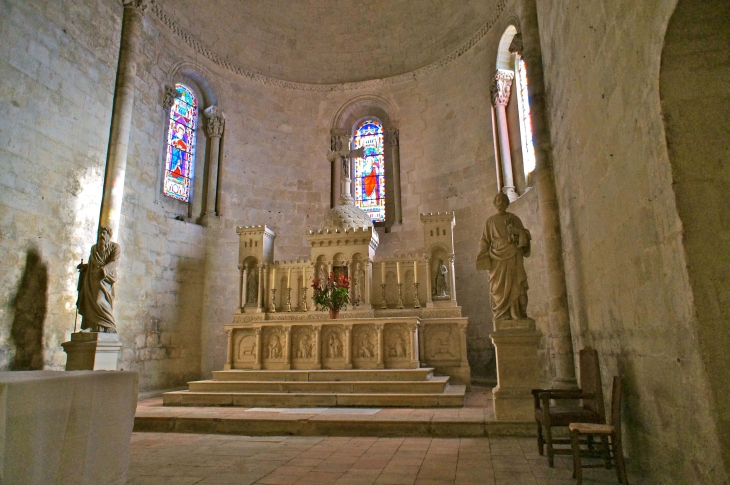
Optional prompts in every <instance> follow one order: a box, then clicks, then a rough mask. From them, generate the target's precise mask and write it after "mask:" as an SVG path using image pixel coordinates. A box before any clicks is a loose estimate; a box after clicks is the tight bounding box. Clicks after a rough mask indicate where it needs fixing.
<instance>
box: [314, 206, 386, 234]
mask: <svg viewBox="0 0 730 485" xmlns="http://www.w3.org/2000/svg"><path fill="white" fill-rule="evenodd" d="M363 227H373V221H372V220H371V219H370V216H368V215H367V214H366V213H365V211H363V210H362V209H360V208H359V207H357V206H356V205H354V204H352V205H351V204H343V205H338V206H335V207H334V208H332V210H330V212H329V214H327V217H326V218H325V219H324V221H322V224H320V226H319V228H320V229H321V230H323V231H326V230H327V229H329V230H331V231H335V230H337V229H339V230H340V231H342V232H344V231H345V230H354V229H362V228H363Z"/></svg>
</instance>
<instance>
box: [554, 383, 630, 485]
mask: <svg viewBox="0 0 730 485" xmlns="http://www.w3.org/2000/svg"><path fill="white" fill-rule="evenodd" d="M621 397H622V396H621V378H620V377H614V378H613V385H612V390H611V423H610V424H594V423H571V424H570V426H568V428H569V429H570V444H571V448H572V451H573V478H577V479H578V485H581V484H582V483H583V468H595V467H600V466H604V465H583V464H582V463H581V456H591V457H602V458H603V459H604V463H605V467H606V468H611V464H612V463H611V462H613V464H615V465H616V476H617V477H618V481H619V483H621V484H622V485H629V479H628V478H627V477H626V465H625V463H624V450H623V447H622V445H621ZM581 437H590V438H595V437H600V438H601V442H602V444H603V446H602V449H601V450H600V451H598V450H590V449H589V450H583V449H581ZM590 442H591V443H592V440H591V441H590Z"/></svg>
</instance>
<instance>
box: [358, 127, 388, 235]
mask: <svg viewBox="0 0 730 485" xmlns="http://www.w3.org/2000/svg"><path fill="white" fill-rule="evenodd" d="M352 141H353V148H354V149H358V148H363V152H364V153H363V156H362V157H357V158H356V159H355V204H356V205H357V206H358V207H360V208H361V209H362V210H363V211H365V212H366V213H367V214H368V215H369V216H370V219H372V221H373V222H385V146H384V143H383V141H384V131H383V125H382V123H381V122H380V121H379V120H377V119H375V118H367V119H365V120H364V121H362V122H361V123H359V124H357V126H356V127H355V129H354V133H353V137H352Z"/></svg>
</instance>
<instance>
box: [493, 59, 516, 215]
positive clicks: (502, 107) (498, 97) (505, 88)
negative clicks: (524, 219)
mask: <svg viewBox="0 0 730 485" xmlns="http://www.w3.org/2000/svg"><path fill="white" fill-rule="evenodd" d="M514 78H515V73H514V72H512V71H508V70H505V69H497V72H496V73H495V74H494V78H493V79H492V102H493V103H494V110H495V113H496V115H497V135H498V139H499V152H500V157H501V159H502V182H503V186H502V191H503V192H504V193H505V194H507V197H509V200H510V201H513V200H515V199H517V197H519V195H518V194H517V192H516V191H515V182H514V175H513V173H512V156H511V155H510V153H511V152H510V148H509V131H508V129H507V104H508V103H509V96H510V92H511V90H512V80H513V79H514Z"/></svg>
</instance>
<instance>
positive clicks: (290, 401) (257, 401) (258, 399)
mask: <svg viewBox="0 0 730 485" xmlns="http://www.w3.org/2000/svg"><path fill="white" fill-rule="evenodd" d="M465 393H466V386H449V385H447V386H446V387H445V389H444V390H443V392H441V393H394V392H390V393H351V392H348V393H334V392H333V393H316V392H193V391H177V392H167V393H165V394H163V396H162V402H163V404H164V405H165V406H241V407H284V408H301V407H338V406H345V407H408V408H424V407H461V406H462V405H463V403H464V395H465Z"/></svg>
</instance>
